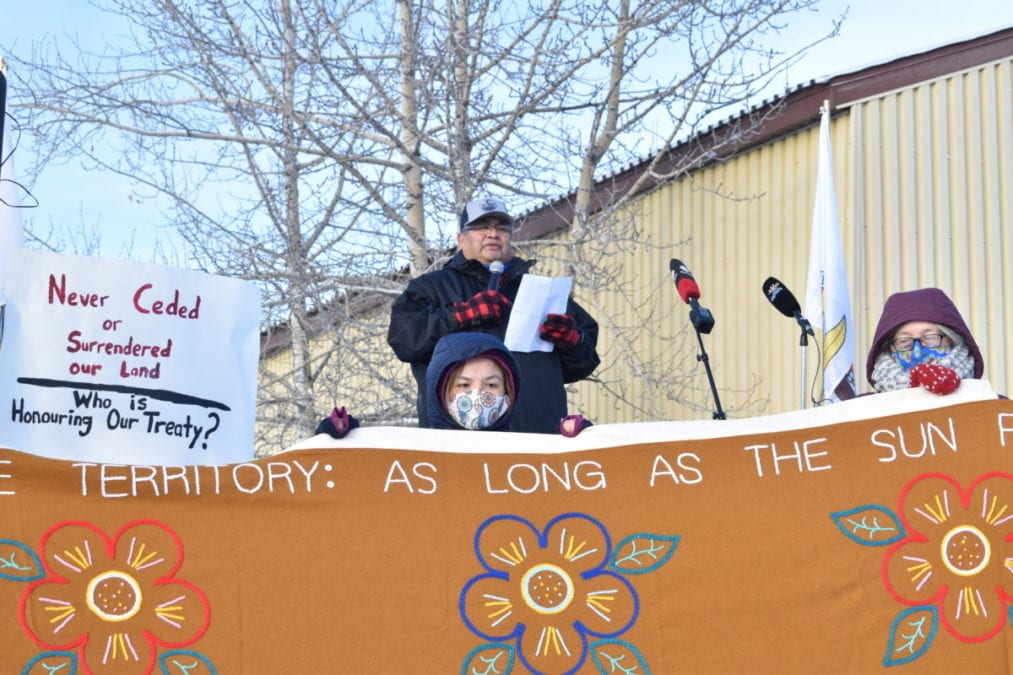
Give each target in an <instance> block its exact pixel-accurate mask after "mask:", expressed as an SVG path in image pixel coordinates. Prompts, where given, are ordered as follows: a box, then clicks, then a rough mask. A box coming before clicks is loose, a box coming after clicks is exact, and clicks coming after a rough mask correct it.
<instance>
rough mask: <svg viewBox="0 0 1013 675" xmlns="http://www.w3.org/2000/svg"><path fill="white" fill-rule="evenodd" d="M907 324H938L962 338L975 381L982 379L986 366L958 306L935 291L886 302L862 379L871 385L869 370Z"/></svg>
mask: <svg viewBox="0 0 1013 675" xmlns="http://www.w3.org/2000/svg"><path fill="white" fill-rule="evenodd" d="M908 321H930V322H932V323H938V324H941V325H943V326H946V327H947V328H949V329H951V330H952V331H953V332H955V333H957V334H958V335H960V336H961V337H962V338H964V343H965V344H966V345H967V349H968V351H970V352H971V356H973V357H974V377H975V378H981V375H982V373H984V372H985V362H984V360H983V359H982V357H981V350H980V349H978V343H977V342H975V341H974V337H973V336H972V335H971V330H970V329H969V328H968V327H967V324H966V323H965V322H964V317H962V316H961V315H960V311H959V310H958V309H957V306H956V305H954V304H953V301H952V300H950V297H949V296H948V295H946V293H944V292H943V291H941V290H940V289H938V288H919V289H918V290H915V291H904V292H903V293H894V294H893V295H891V296H890V297H889V298H887V299H886V304H884V305H883V314H882V315H881V316H880V317H879V325H878V326H876V336H875V337H874V338H873V340H872V349H870V350H869V358H868V360H867V361H866V363H865V375H866V379H868V380H869V384H874V383H873V381H872V368H873V366H875V365H876V357H877V356H879V354H880V353H881V352H882V351H883V348H884V347H885V345H886V343H887V341H888V340H889V339H890V337H891V336H892V335H893V334H894V332H896V330H897V329H898V328H900V327H901V326H902V325H904V324H905V323H907V322H908Z"/></svg>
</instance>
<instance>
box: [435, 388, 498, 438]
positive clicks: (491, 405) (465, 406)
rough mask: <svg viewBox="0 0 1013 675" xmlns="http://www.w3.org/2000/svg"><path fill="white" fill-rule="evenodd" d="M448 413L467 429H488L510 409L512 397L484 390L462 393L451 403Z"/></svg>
mask: <svg viewBox="0 0 1013 675" xmlns="http://www.w3.org/2000/svg"><path fill="white" fill-rule="evenodd" d="M448 408H449V409H448V412H449V413H450V416H451V417H453V418H454V421H455V422H457V423H458V424H460V425H461V426H462V427H463V428H465V429H488V428H489V427H491V426H492V425H493V424H495V423H496V422H497V420H499V419H500V418H501V417H503V415H504V414H506V411H507V410H509V409H510V397H509V396H506V395H503V394H500V395H496V394H493V393H491V392H488V391H485V390H482V389H472V390H471V391H462V392H461V393H459V394H457V395H456V396H454V398H453V400H452V401H450V402H449V405H448Z"/></svg>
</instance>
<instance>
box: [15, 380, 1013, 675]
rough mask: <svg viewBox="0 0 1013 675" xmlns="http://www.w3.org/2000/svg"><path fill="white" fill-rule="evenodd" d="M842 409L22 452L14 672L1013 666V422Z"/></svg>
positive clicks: (878, 400) (937, 407)
mask: <svg viewBox="0 0 1013 675" xmlns="http://www.w3.org/2000/svg"><path fill="white" fill-rule="evenodd" d="M962 388H963V387H962ZM954 400H957V401H959V399H954ZM895 402H900V403H899V404H895ZM923 405H925V406H926V407H924V408H923V407H922V406H923ZM828 408H833V409H834V410H832V411H831V410H824V409H819V410H815V411H804V412H801V413H795V414H792V415H791V416H787V417H779V416H774V417H771V418H769V419H759V418H758V419H754V420H750V421H749V422H748V423H746V422H742V423H736V422H734V421H730V420H729V421H710V422H706V423H675V422H673V423H645V424H636V425H603V426H601V427H591V428H590V429H587V430H586V431H585V432H583V433H582V434H581V435H580V436H579V437H577V438H575V439H564V438H561V437H560V438H556V437H549V436H538V435H529V434H513V435H511V434H485V433H483V432H465V431H460V432H458V431H433V430H404V429H402V430H390V429H382V430H381V429H357V430H355V431H353V432H352V434H350V435H349V437H347V438H346V439H343V440H341V441H334V440H331V439H327V438H323V437H315V438H313V439H309V440H308V441H306V442H304V443H302V444H300V445H299V446H297V448H295V449H291V450H289V451H287V452H283V453H281V454H279V455H276V456H273V457H270V458H264V459H260V460H257V461H253V462H248V463H243V464H233V465H224V466H175V467H169V466H120V465H103V464H95V463H88V462H72V461H59V460H52V459H45V458H41V457H37V456H32V455H27V454H24V453H20V452H16V451H13V450H0V636H2V645H3V648H2V649H0V672H3V673H32V674H35V673H60V674H61V675H62V674H65V673H96V674H102V675H120V674H127V673H130V674H133V673H149V672H152V673H171V674H173V675H184V674H188V675H195V674H197V673H222V674H232V673H251V674H266V673H378V674H389V673H473V674H475V675H491V674H492V673H498V674H506V673H515V674H516V673H544V674H553V675H558V674H562V673H629V674H633V673H635V674H638V675H640V674H645V673H656V674H663V673H746V672H748V673H814V672H837V673H869V672H873V671H877V670H880V669H883V670H891V669H892V670H896V671H897V672H908V671H910V672H919V673H923V672H933V673H943V672H953V673H956V672H961V673H969V672H973V673H978V674H981V673H1010V672H1013V665H1011V661H1010V650H1009V644H1010V643H1011V640H1013V626H1011V617H1013V614H1011V610H1010V604H1011V603H1010V601H1011V599H1013V473H1011V467H1013V403H1010V402H1009V401H1007V400H997V399H994V398H993V399H991V400H974V401H965V402H958V403H956V404H950V403H949V402H947V401H945V400H944V399H942V398H940V397H933V396H932V395H931V394H927V393H925V392H918V391H911V392H905V393H903V394H900V395H898V396H895V395H893V394H884V395H881V396H874V397H864V398H863V399H858V400H856V401H849V402H845V403H840V404H835V405H834V406H829V407H828ZM835 420H836V421H835ZM413 431H414V434H412V433H411V432H413ZM402 438H417V439H419V442H418V443H416V444H415V445H413V446H406V445H404V444H403V443H402V444H401V445H398V444H397V443H399V442H400V439H402ZM621 438H622V439H625V442H617V439H621ZM384 442H387V443H391V444H390V445H388V446H386V447H384V446H383V443H384ZM469 446H470V447H469ZM434 448H438V449H434ZM511 448H512V449H511ZM905 666H907V667H905Z"/></svg>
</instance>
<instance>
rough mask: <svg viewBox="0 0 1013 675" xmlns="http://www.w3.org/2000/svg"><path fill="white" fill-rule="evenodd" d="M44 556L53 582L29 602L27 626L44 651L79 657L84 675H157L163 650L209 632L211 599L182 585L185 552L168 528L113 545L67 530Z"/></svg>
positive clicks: (84, 526)
mask: <svg viewBox="0 0 1013 675" xmlns="http://www.w3.org/2000/svg"><path fill="white" fill-rule="evenodd" d="M41 549H42V558H43V561H44V565H45V569H46V577H45V578H44V579H41V580H39V581H37V582H35V583H33V584H32V585H31V586H30V587H29V588H28V590H27V591H25V593H24V595H23V596H22V598H21V606H20V608H19V618H20V621H21V626H22V628H24V630H25V632H26V633H28V635H29V636H30V637H31V638H32V639H33V640H35V642H37V643H38V644H39V645H41V646H42V647H45V648H47V649H59V650H70V649H77V650H78V653H79V659H80V662H81V665H82V670H83V671H84V672H90V673H116V674H117V675H120V674H124V675H126V674H131V673H150V672H151V671H152V669H153V668H154V665H155V658H156V651H157V647H158V646H164V647H181V646H184V645H188V644H191V643H192V642H194V641H195V640H197V638H199V637H200V636H201V635H203V634H204V632H205V631H206V630H207V627H208V623H209V621H210V609H209V607H208V602H207V599H206V598H205V597H204V594H203V593H202V592H201V591H200V590H199V589H197V588H196V587H195V586H193V585H191V584H189V583H187V582H185V581H181V580H179V579H176V578H175V576H174V575H175V574H176V572H177V570H178V569H179V567H180V565H181V564H182V562H183V548H182V544H181V542H180V540H179V537H178V536H177V535H176V533H175V532H173V531H172V530H171V529H169V528H168V527H167V526H165V525H163V524H162V523H159V522H157V521H152V520H140V521H135V522H133V523H129V524H128V525H126V526H125V527H124V528H123V529H121V530H120V531H119V532H117V533H116V535H114V536H113V537H112V538H111V539H110V538H109V537H108V536H106V534H105V533H104V532H102V531H101V530H100V529H98V528H97V527H95V526H94V525H91V524H90V523H84V522H66V523H61V524H59V525H57V526H56V527H54V528H53V529H51V530H50V531H49V532H47V533H46V534H45V535H44V536H43V538H42V545H41Z"/></svg>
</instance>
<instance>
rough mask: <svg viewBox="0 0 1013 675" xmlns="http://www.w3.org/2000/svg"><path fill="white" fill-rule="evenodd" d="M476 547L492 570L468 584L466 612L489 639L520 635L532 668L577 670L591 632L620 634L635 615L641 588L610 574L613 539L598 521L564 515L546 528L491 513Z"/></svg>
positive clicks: (521, 652) (520, 644)
mask: <svg viewBox="0 0 1013 675" xmlns="http://www.w3.org/2000/svg"><path fill="white" fill-rule="evenodd" d="M475 552H476V554H477V556H478V559H479V562H480V563H481V564H482V566H483V567H485V569H486V570H488V573H486V574H480V575H478V576H476V577H474V578H472V579H471V580H470V581H468V583H467V584H466V585H465V587H464V590H463V591H462V592H461V615H462V617H464V620H465V623H466V624H467V626H468V628H469V629H471V630H472V631H474V632H475V633H476V634H477V635H479V636H481V637H482V638H484V639H486V640H491V641H514V640H515V641H516V645H517V652H518V654H519V656H520V659H521V660H522V661H523V663H524V665H525V666H526V667H527V668H528V670H530V671H531V672H533V673H546V674H548V673H552V674H553V675H556V674H562V673H575V672H576V671H577V670H579V669H580V667H581V666H582V665H583V663H584V660H585V659H586V658H587V650H588V637H589V636H593V637H599V638H614V637H617V636H619V635H621V634H623V633H624V632H626V631H627V630H629V628H630V627H631V626H633V623H634V622H635V620H636V617H637V613H638V602H637V595H636V591H635V590H634V589H633V587H632V586H631V585H630V584H629V583H628V582H627V581H626V580H625V579H623V578H622V577H621V576H619V575H617V574H615V573H613V572H610V571H608V569H607V567H608V563H609V556H610V554H611V542H610V540H609V535H608V532H606V530H605V528H604V527H603V526H602V525H601V524H600V523H599V522H598V521H596V520H594V519H593V518H590V517H588V516H585V515H581V514H564V515H561V516H558V517H557V518H555V519H553V520H552V521H551V522H550V523H549V524H548V525H547V526H546V528H545V531H544V532H542V533H539V532H538V531H537V529H536V528H535V526H534V525H533V524H532V523H530V522H529V521H527V520H525V519H523V518H519V517H516V516H497V517H494V518H490V519H489V520H487V521H486V522H484V523H483V524H482V525H481V526H480V527H479V529H478V532H477V533H476V535H475Z"/></svg>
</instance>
